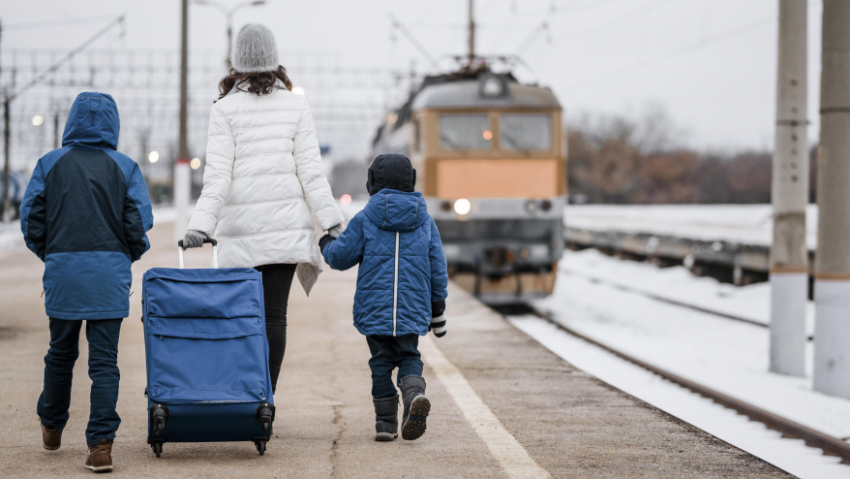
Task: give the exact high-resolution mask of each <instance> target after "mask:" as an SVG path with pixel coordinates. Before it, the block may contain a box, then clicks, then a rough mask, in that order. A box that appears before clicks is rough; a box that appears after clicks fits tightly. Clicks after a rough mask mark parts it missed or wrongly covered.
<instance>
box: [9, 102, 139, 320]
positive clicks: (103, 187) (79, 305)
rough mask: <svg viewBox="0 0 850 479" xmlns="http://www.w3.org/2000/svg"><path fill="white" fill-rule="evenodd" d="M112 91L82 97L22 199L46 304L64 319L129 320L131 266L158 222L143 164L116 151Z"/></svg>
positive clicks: (49, 312) (26, 234)
mask: <svg viewBox="0 0 850 479" xmlns="http://www.w3.org/2000/svg"><path fill="white" fill-rule="evenodd" d="M118 129H119V122H118V108H117V107H116V106H115V100H113V99H112V97H111V96H109V95H105V94H103V93H81V94H80V95H79V96H77V99H76V100H75V101H74V104H73V106H71V111H70V112H69V113H68V122H67V123H66V125H65V133H64V135H63V137H62V148H59V149H58V150H53V151H51V152H50V153H48V154H46V155H44V156H43V157H42V158H41V159H40V160H38V164H37V165H36V167H35V170H34V171H33V174H32V178H31V179H30V183H29V186H27V191H26V193H25V194H24V200H23V202H22V203H21V231H22V232H23V233H24V239H25V240H26V244H27V247H28V248H29V249H30V250H32V251H33V252H34V253H35V254H36V255H38V257H39V258H41V260H42V261H44V277H43V281H44V295H45V300H44V305H45V309H46V310H47V315H48V316H50V317H52V318H58V319H113V318H125V317H127V316H128V315H129V314H130V313H129V310H130V300H129V296H130V284H131V283H132V281H133V275H132V273H131V272H130V265H131V264H132V262H133V261H135V260H137V259H139V258H140V257H141V256H142V254H143V253H144V252H145V251H147V250H148V248H149V247H150V243H149V242H148V239H147V236H146V234H145V233H146V232H147V231H148V230H149V229H151V226H153V214H152V213H151V203H150V199H149V198H148V188H147V185H146V184H145V180H144V177H143V176H142V173H141V172H140V171H139V167H138V165H136V163H135V162H134V161H133V160H131V159H130V158H128V157H127V156H124V155H123V154H121V153H119V152H117V151H115V148H116V147H117V146H118Z"/></svg>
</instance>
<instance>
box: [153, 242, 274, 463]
mask: <svg viewBox="0 0 850 479" xmlns="http://www.w3.org/2000/svg"><path fill="white" fill-rule="evenodd" d="M207 242H209V243H212V245H213V267H212V268H209V269H183V242H182V241H180V242H179V243H178V250H179V259H180V269H176V268H153V269H150V270H148V271H147V272H146V273H145V275H144V279H143V286H142V307H143V311H144V313H143V316H142V322H143V323H144V332H145V363H146V366H147V388H145V395H146V396H147V398H148V444H150V445H151V449H153V451H154V453H155V454H156V457H160V455H161V454H162V446H163V444H165V443H166V442H214V441H253V442H254V444H255V445H256V447H257V451H259V453H260V455H262V454H263V453H264V452H265V450H266V442H267V441H268V440H269V438H270V437H271V434H272V422H273V421H274V415H275V407H274V399H273V397H272V386H271V379H270V377H269V349H268V342H267V340H266V323H265V310H264V307H263V286H262V277H261V276H260V273H259V272H258V271H256V270H254V269H251V268H221V269H219V268H218V261H217V243H216V241H215V240H214V239H210V240H207V241H205V243H207Z"/></svg>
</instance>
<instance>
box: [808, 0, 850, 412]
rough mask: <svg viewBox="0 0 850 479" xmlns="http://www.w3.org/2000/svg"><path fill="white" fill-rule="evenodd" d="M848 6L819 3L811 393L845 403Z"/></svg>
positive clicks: (849, 365)
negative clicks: (812, 378) (816, 222)
mask: <svg viewBox="0 0 850 479" xmlns="http://www.w3.org/2000/svg"><path fill="white" fill-rule="evenodd" d="M847 25H850V1H847V0H824V2H823V42H822V51H821V63H822V65H823V67H822V70H821V94H820V119H821V129H820V144H819V148H818V246H817V255H816V257H815V312H816V319H817V321H816V323H815V372H814V389H815V390H816V391H819V392H822V393H824V394H829V395H832V396H839V397H843V398H850V354H848V351H850V313H848V304H850V241H848V234H847V233H848V231H850V135H848V132H850V29H848V28H847Z"/></svg>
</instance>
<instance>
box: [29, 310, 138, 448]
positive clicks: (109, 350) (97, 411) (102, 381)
mask: <svg viewBox="0 0 850 479" xmlns="http://www.w3.org/2000/svg"><path fill="white" fill-rule="evenodd" d="M121 321H122V320H121V319H98V320H91V321H86V339H88V341H89V377H90V378H91V380H92V385H91V398H90V402H91V411H90V412H89V425H88V427H87V428H86V443H88V445H89V446H93V445H95V444H98V443H100V441H101V439H106V440H107V441H111V440H112V439H114V438H115V431H116V430H118V425H119V424H121V418H120V417H118V413H117V412H116V411H115V404H116V403H117V402H118V380H119V379H120V377H121V376H120V374H119V372H118V335H119V333H120V331H121ZM82 327H83V322H82V321H79V320H66V319H56V318H50V349H48V350H47V355H46V356H45V357H44V391H43V392H42V393H41V397H39V398H38V409H37V410H38V416H39V417H40V418H41V423H42V424H44V426H45V427H47V428H49V429H64V428H65V424H66V423H67V422H68V408H69V407H70V406H71V379H72V376H73V373H74V363H75V362H76V361H77V357H78V356H79V355H80V329H82Z"/></svg>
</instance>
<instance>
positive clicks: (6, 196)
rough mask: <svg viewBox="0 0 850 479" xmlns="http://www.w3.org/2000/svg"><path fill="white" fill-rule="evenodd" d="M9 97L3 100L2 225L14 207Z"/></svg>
mask: <svg viewBox="0 0 850 479" xmlns="http://www.w3.org/2000/svg"><path fill="white" fill-rule="evenodd" d="M9 103H10V100H9V97H8V96H6V97H5V98H4V99H3V188H2V191H3V197H2V198H0V223H2V222H6V218H7V216H10V214H9V210H10V209H11V207H12V195H11V194H10V191H9V183H10V181H9V173H10V172H9V169H10V158H11V153H10V151H9V143H10V141H11V128H12V125H11V120H10V118H9V108H11V107H10V105H9Z"/></svg>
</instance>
